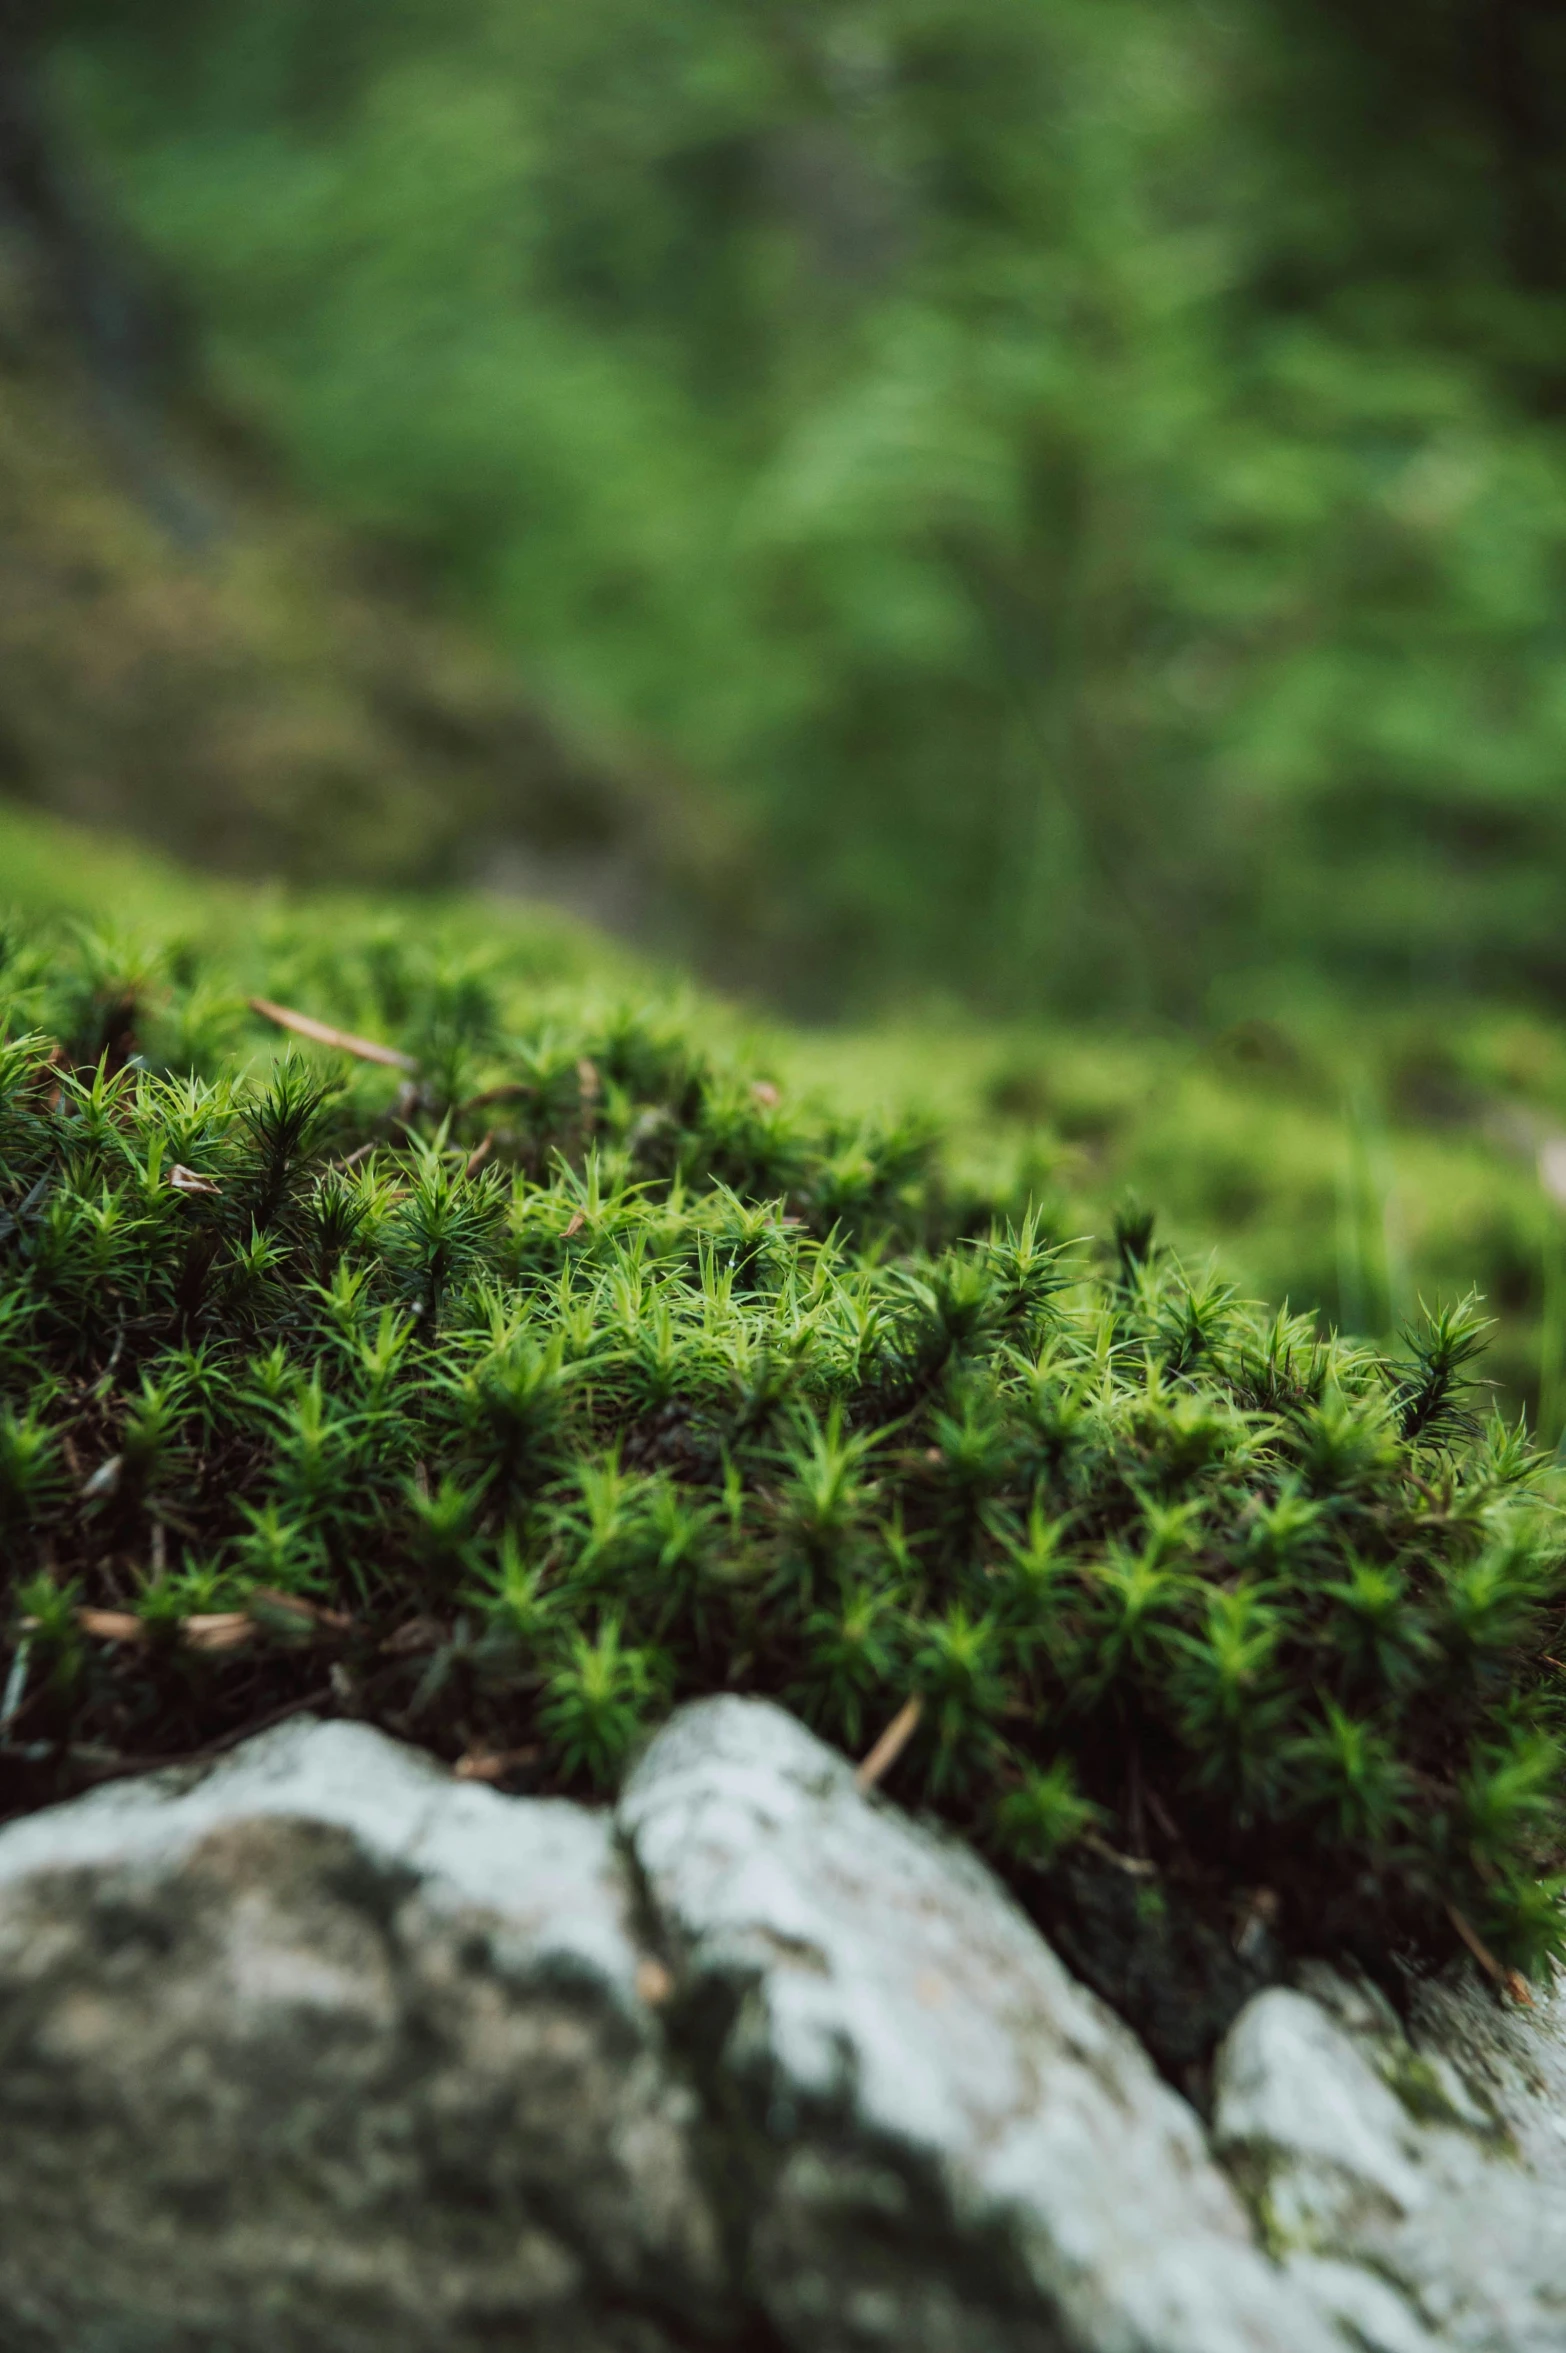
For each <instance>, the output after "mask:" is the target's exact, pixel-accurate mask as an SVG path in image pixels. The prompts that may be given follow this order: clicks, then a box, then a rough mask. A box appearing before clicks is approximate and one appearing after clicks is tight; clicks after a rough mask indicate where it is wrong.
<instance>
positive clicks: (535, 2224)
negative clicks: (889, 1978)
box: [0, 1721, 724, 2353]
mask: <svg viewBox="0 0 1566 2353" xmlns="http://www.w3.org/2000/svg"><path fill="white" fill-rule="evenodd" d="M640 1959H641V1956H640V1954H639V1950H638V1947H637V1945H636V1942H635V1940H634V1937H633V1934H632V1929H631V1924H630V1920H629V1918H628V1912H627V1890H626V1885H625V1879H624V1874H623V1871H622V1869H621V1867H620V1864H619V1861H618V1857H617V1854H616V1850H615V1846H614V1842H613V1837H612V1832H611V1828H610V1825H609V1823H608V1821H607V1820H606V1819H605V1818H603V1817H601V1816H598V1815H594V1814H591V1813H588V1812H586V1811H585V1810H583V1809H581V1808H579V1807H576V1806H571V1805H566V1804H562V1803H558V1802H554V1803H533V1804H518V1803H513V1802H509V1801H508V1800H506V1799H505V1798H502V1797H499V1796H496V1795H495V1794H494V1793H493V1792H491V1791H488V1790H484V1789H479V1788H474V1787H470V1786H465V1785H462V1784H459V1783H455V1782H453V1781H452V1780H451V1779H450V1778H449V1777H448V1776H447V1775H446V1774H445V1773H444V1772H442V1771H441V1770H440V1769H439V1768H438V1767H436V1766H434V1765H432V1764H430V1763H428V1762H426V1761H425V1760H424V1759H422V1758H420V1757H419V1756H418V1755H416V1754H415V1753H414V1752H412V1751H410V1750H405V1749H400V1748H398V1747H396V1746H395V1745H394V1744H393V1743H391V1742H390V1741H387V1740H385V1739H383V1738H382V1737H381V1736H380V1735H379V1734H377V1733H374V1732H371V1731H368V1730H366V1729H363V1728H361V1727H359V1726H356V1725H350V1724H320V1725H311V1724H307V1723H305V1722H301V1721H296V1722H294V1723H291V1724H289V1725H286V1726H284V1727H282V1728H281V1729H280V1730H278V1731H276V1732H273V1733H270V1734H268V1735H265V1736H263V1737H262V1738H260V1739H257V1740H256V1741H254V1742H252V1743H251V1744H250V1745H249V1746H248V1747H246V1748H244V1749H241V1750H240V1751H238V1752H237V1753H236V1754H235V1755H234V1756H233V1757H232V1758H231V1759H229V1760H228V1761H226V1762H225V1763H223V1764H222V1765H220V1766H218V1767H216V1768H215V1769H213V1770H212V1771H210V1772H209V1773H208V1774H207V1775H206V1776H205V1777H204V1778H201V1779H199V1780H197V1781H195V1782H194V1783H193V1784H191V1783H188V1782H187V1783H186V1784H184V1785H183V1786H182V1784H181V1781H180V1779H179V1777H177V1776H159V1778H158V1779H157V1780H156V1781H143V1782H122V1783H119V1784H117V1785H115V1786H114V1787H112V1788H108V1789H104V1790H101V1791H99V1792H97V1793H95V1794H94V1795H93V1796H91V1797H88V1798H85V1799H82V1800H79V1801H78V1802H76V1803H74V1804H72V1805H68V1806H63V1807H60V1808H57V1809H55V1810H53V1811H51V1812H49V1813H47V1814H37V1815H33V1816H32V1817H30V1818H29V1819H28V1820H25V1821H23V1822H19V1823H17V1824H14V1825H13V1826H12V1827H11V1828H10V1829H8V1830H7V1831H6V1832H5V1833H4V1834H3V1835H0V2037H3V2044H0V2047H3V2050H4V2055H5V2063H4V2066H3V2068H0V2343H3V2344H4V2345H5V2346H6V2348H7V2353H33V2348H35V2347H36V2348H39V2349H42V2348H45V2347H48V2348H50V2349H51V2353H54V2349H59V2353H88V2349H89V2348H91V2353H213V2349H214V2348H219V2347H221V2348H222V2349H223V2353H251V2349H252V2348H254V2349H255V2353H261V2349H263V2348H265V2349H266V2353H275V2349H280V2348H287V2349H288V2353H294V2349H295V2348H299V2349H300V2353H303V2349H305V2348H311V2349H314V2348H319V2349H320V2353H327V2349H328V2348H330V2353H361V2349H362V2353H372V2349H373V2353H402V2349H403V2348H408V2349H409V2353H413V2349H415V2348H416V2349H417V2353H426V2349H427V2353H469V2348H475V2349H476V2348H478V2347H480V2346H483V2347H485V2348H494V2347H496V2346H497V2345H507V2346H518V2347H524V2346H525V2347H529V2348H532V2347H535V2346H536V2347H538V2348H540V2353H542V2348H544V2347H545V2346H547V2347H549V2348H550V2353H557V2349H558V2353H600V2348H603V2349H609V2348H613V2349H614V2353H621V2348H624V2349H625V2353H633V2349H634V2353H643V2349H644V2348H645V2349H646V2353H652V2349H653V2348H659V2349H661V2348H663V2347H665V2346H667V2345H670V2344H674V2343H684V2342H686V2341H687V2338H686V2335H685V2333H684V2331H685V2328H686V2325H687V2324H690V2325H691V2326H695V2325H697V2324H710V2325H711V2326H713V2327H717V2326H718V2325H720V2324H721V2321H722V2319H723V2313H722V2309H721V2298H722V2288H721V2283H722V2276H723V2269H724V2266H723V2262H722V2255H721V2248H720V2242H719V2238H718V2233H717V2229H716V2225H715V2220H714V2213H713V2208H712V2204H711V2201H710V2200H709V2198H708V2197H707V2195H706V2193H705V2191H704V2189H703V2187H702V2185H701V2182H700V2179H699V2177H698V2173H697V2170H696V2166H695V2161H694V2146H695V2142H694V2134H693V2124H694V2120H695V2110H694V2102H693V2100H692V2098H691V2095H690V2093H689V2091H688V2090H687V2089H686V2088H685V2087H684V2085H683V2084H682V2083H681V2081H680V2080H679V2079H678V2077H677V2075H676V2074H675V2073H674V2072H673V2071H672V2070H671V2069H670V2068H669V2066H668V2065H667V2063H666V2060H665V2057H664V2054H663V2050H662V2045H661V2038H660V2037H659V2035H658V2033H657V2030H656V2027H655V2025H654V2022H653V2021H652V2019H651V2017H650V2016H649V2014H648V2011H647V2008H646V2005H645V2004H644V2003H643V2001H642V2000H641V1998H640V1996H639V1994H638V1991H637V1971H638V1966H639V1963H640Z"/></svg>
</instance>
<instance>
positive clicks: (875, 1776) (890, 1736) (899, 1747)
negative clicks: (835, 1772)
mask: <svg viewBox="0 0 1566 2353" xmlns="http://www.w3.org/2000/svg"><path fill="white" fill-rule="evenodd" d="M923 1714H924V1702H923V1700H922V1699H921V1698H920V1697H919V1695H918V1693H917V1692H916V1693H915V1694H914V1696H913V1698H912V1699H905V1700H904V1702H903V1704H902V1706H901V1707H900V1708H899V1709H898V1711H897V1713H896V1715H895V1716H894V1717H893V1718H892V1721H891V1722H890V1724H888V1725H887V1727H886V1730H885V1731H884V1732H883V1733H882V1735H881V1737H880V1739H879V1740H878V1741H877V1742H876V1744H875V1746H874V1748H873V1749H872V1750H871V1751H870V1754H869V1755H868V1756H867V1757H865V1758H863V1759H862V1760H861V1762H860V1766H859V1770H858V1771H857V1772H856V1773H855V1775H854V1787H855V1788H856V1789H857V1790H858V1791H859V1794H860V1796H861V1797H863V1796H864V1794H865V1792H866V1791H867V1790H871V1789H874V1787H875V1785H876V1783H877V1782H878V1781H882V1780H884V1779H885V1777H886V1775H887V1774H888V1773H890V1771H891V1770H892V1767H893V1766H894V1765H895V1764H896V1762H897V1760H898V1758H899V1757H900V1756H901V1755H902V1753H903V1751H904V1749H905V1748H906V1747H907V1746H908V1743H909V1741H910V1740H912V1738H913V1736H914V1734H915V1733H916V1732H917V1731H918V1729H919V1719H920V1718H921V1716H922V1715H923Z"/></svg>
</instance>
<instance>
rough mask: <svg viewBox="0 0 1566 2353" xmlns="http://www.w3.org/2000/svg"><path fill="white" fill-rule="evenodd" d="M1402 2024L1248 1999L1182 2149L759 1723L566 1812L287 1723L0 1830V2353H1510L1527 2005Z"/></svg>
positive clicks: (1120, 2066)
mask: <svg viewBox="0 0 1566 2353" xmlns="http://www.w3.org/2000/svg"><path fill="white" fill-rule="evenodd" d="M1411 2019H1412V2023H1411V2025H1410V2027H1409V2028H1407V2029H1405V2028H1404V2027H1403V2025H1401V2024H1400V2023H1399V2020H1398V2018H1397V2017H1396V2016H1395V2015H1394V2013H1393V2012H1392V2010H1391V2009H1390V2007H1389V2006H1388V2005H1387V2004H1386V2002H1385V2001H1384V2000H1383V1999H1382V1998H1381V1997H1380V1996H1378V1995H1376V1994H1374V1993H1372V1992H1370V1991H1369V1990H1368V1989H1366V1988H1363V1987H1360V1986H1355V1985H1350V1984H1348V1983H1346V1982H1345V1981H1344V1980H1342V1979H1339V1978H1336V1977H1333V1976H1332V1975H1331V1974H1330V1973H1328V1972H1324V1971H1317V1972H1315V1973H1314V1974H1311V1975H1308V1976H1307V1977H1305V1978H1304V1979H1302V1981H1301V1982H1300V1984H1299V1985H1298V1986H1297V1987H1295V1988H1293V1989H1274V1990H1272V1991H1269V1992H1267V1993H1265V1994H1263V1995H1261V1996H1260V1997H1259V1998H1258V1999H1257V2000H1255V2001H1253V2002H1252V2003H1251V2004H1250V2006H1249V2007H1248V2008H1247V2010H1246V2011H1245V2012H1244V2013H1243V2015H1242V2016H1241V2018H1240V2019H1239V2021H1238V2023H1237V2024H1236V2026H1235V2028H1234V2030H1233V2032H1232V2033H1231V2035H1230V2036H1229V2038H1228V2041H1227V2043H1226V2045H1225V2046H1224V2049H1223V2051H1222V2053H1221V2057H1220V2062H1219V2066H1218V2071H1217V2079H1216V2083H1217V2104H1216V2123H1215V2136H1214V2137H1215V2141H1216V2150H1217V2153H1216V2154H1215V2149H1214V2142H1213V2141H1212V2140H1210V2139H1209V2136H1208V2135H1207V2133H1206V2132H1204V2130H1203V2127H1202V2125H1201V2123H1200V2121H1199V2119H1198V2118H1197V2116H1196V2115H1195V2114H1194V2112H1193V2111H1192V2110H1191V2108H1190V2107H1189V2106H1188V2105H1187V2104H1186V2103H1185V2102H1184V2101H1183V2100H1182V2099H1181V2098H1179V2097H1178V2096H1177V2095H1176V2094H1175V2093H1174V2092H1173V2091H1172V2090H1170V2088H1169V2087H1168V2085H1167V2084H1166V2083H1165V2082H1164V2081H1163V2080H1162V2079H1161V2078H1160V2077H1159V2076H1158V2074H1157V2073H1156V2071H1155V2070H1154V2068H1153V2066H1152V2064H1151V2062H1150V2061H1149V2060H1148V2058H1147V2056H1146V2054H1145V2053H1144V2052H1143V2050H1142V2049H1141V2047H1140V2045H1139V2044H1138V2043H1137V2041H1136V2040H1135V2038H1134V2036H1133V2035H1132V2034H1131V2033H1130V2032H1129V2030H1128V2029H1127V2028H1126V2027H1125V2026H1124V2025H1123V2024H1122V2023H1121V2022H1120V2021H1119V2020H1118V2019H1117V2018H1116V2017H1114V2016H1113V2015H1112V2014H1111V2013H1110V2012H1109V2011H1108V2010H1107V2009H1105V2008H1104V2006H1103V2005H1102V2004H1101V2003H1100V2002H1099V2001H1098V2000H1096V1999H1095V1997H1094V1996H1093V1995H1091V1994H1090V1993H1088V1992H1087V1991H1085V1989H1084V1988H1083V1987H1082V1986H1081V1985H1079V1984H1078V1983H1077V1982H1076V1981H1075V1980H1074V1979H1073V1978H1071V1977H1070V1976H1069V1975H1068V1974H1067V1972H1066V1971H1065V1970H1064V1969H1063V1968H1062V1967H1061V1965H1060V1963H1059V1962H1058V1961H1057V1960H1056V1958H1055V1956H1054V1955H1053V1954H1052V1953H1051V1952H1050V1951H1049V1949H1048V1947H1047V1946H1046V1945H1045V1944H1044V1943H1043V1942H1042V1940H1041V1939H1040V1938H1039V1936H1038V1935H1037V1933H1036V1932H1035V1930H1034V1929H1033V1928H1032V1926H1031V1925H1030V1924H1029V1922H1028V1921H1027V1920H1026V1919H1025V1918H1024V1916H1023V1915H1022V1913H1021V1912H1020V1911H1019V1910H1018V1909H1017V1908H1016V1906H1015V1905H1014V1904H1013V1903H1012V1902H1011V1900H1010V1899H1009V1897H1007V1896H1006V1894H1005V1893H1004V1892H1003V1890H1002V1889H1001V1888H1000V1887H999V1886H998V1885H997V1883H996V1882H995V1880H994V1879H993V1878H992V1877H991V1876H990V1874H989V1873H988V1872H987V1871H986V1870H984V1868H983V1867H982V1866H981V1865H980V1864H979V1863H978V1862H977V1861H976V1860H975V1859H974V1857H973V1856H972V1855H970V1854H969V1853H967V1852H966V1850H964V1849H962V1848H961V1847H959V1846H958V1845H956V1844H955V1843H954V1842H953V1841H951V1840H950V1839H948V1838H946V1837H944V1836H942V1835H941V1834H939V1833H937V1832H934V1831H931V1830H930V1829H928V1828H926V1827H924V1826H922V1825H920V1824H917V1823H914V1822H911V1821H909V1820H908V1819H907V1818H906V1817H905V1816H904V1815H902V1814H900V1813H899V1812H898V1811H897V1810H896V1809H895V1808H893V1807H891V1806H889V1805H887V1804H885V1803H883V1802H881V1801H879V1800H871V1799H866V1798H864V1797H863V1796H861V1795H860V1794H859V1792H858V1791H857V1789H856V1788H855V1785H854V1780H853V1775H852V1773H851V1771H850V1769H849V1768H848V1766H847V1765H846V1764H845V1763H844V1761H843V1760H842V1759H841V1758H840V1757H838V1756H837V1755H835V1754H834V1753H833V1752H832V1751H831V1750H829V1749H827V1748H825V1747H823V1746H822V1744H821V1743H820V1742H819V1741H817V1740H815V1739H814V1738H812V1736H811V1735H810V1734H809V1733H808V1732H806V1731H805V1730H804V1729H803V1728H802V1727H801V1726H800V1725H798V1724H796V1723H795V1722H794V1721H793V1720H792V1719H791V1718H789V1717H788V1716H786V1715H785V1714H783V1713H782V1712H781V1711H780V1710H779V1709H776V1708H772V1707H768V1706H765V1705H763V1704H761V1703H759V1702H753V1701H741V1700H737V1699H722V1700H715V1701H709V1702H706V1703H703V1704H702V1705H699V1706H697V1707H693V1708H688V1709H686V1710H684V1711H683V1712H682V1713H681V1714H680V1715H679V1716H677V1717H676V1718H675V1719H674V1720H673V1722H672V1723H670V1724H669V1725H668V1726H667V1727H666V1728H665V1730H664V1731H663V1732H662V1733H661V1734H660V1735H659V1736H658V1738H657V1739H656V1740H655V1741H654V1742H653V1743H652V1745H651V1747H650V1748H649V1750H648V1752H647V1754H646V1756H645V1757H644V1758H643V1760H642V1762H641V1764H640V1765H639V1767H638V1768H637V1770H636V1772H635V1773H634V1774H633V1776H632V1777H631V1780H630V1782H629V1784H628V1786H627V1788H626V1791H625V1793H624V1796H623V1798H622V1800H621V1804H620V1808H619V1812H618V1816H617V1817H612V1816H610V1815H608V1814H605V1813H599V1812H593V1811H590V1810H588V1809H586V1808H583V1807H579V1806H574V1805H569V1804H565V1803H563V1802H560V1801H557V1800H529V1799H511V1798H505V1797H501V1796H498V1795H496V1794H495V1793H494V1792H492V1791H489V1790H485V1789H482V1788H478V1787H474V1786H472V1785H470V1784H462V1783H458V1782H456V1781H454V1780H452V1779H451V1778H450V1777H449V1776H448V1775H447V1774H446V1773H445V1772H444V1771H443V1770H442V1769H441V1768H440V1767H438V1766H436V1765H434V1764H432V1763H431V1762H430V1761H429V1760H427V1759H424V1758H421V1757H419V1756H418V1755H417V1754H415V1753H414V1752H412V1751H410V1750H407V1749H403V1748H399V1747H398V1746H397V1745H396V1744H394V1743H393V1742H391V1741H388V1740H386V1739H384V1738H382V1737H381V1736H380V1735H379V1734H376V1733H374V1732H371V1731H369V1730H367V1729H365V1728H363V1727H361V1726H355V1725H350V1724H316V1723H312V1722H309V1721H307V1720H304V1719H301V1720H298V1721H296V1722H294V1723H292V1724H289V1725H287V1726H285V1727H283V1728H281V1729H279V1730H277V1731H275V1732H272V1733H269V1734H267V1735H265V1736H264V1737H262V1738H260V1739H258V1740H255V1741H253V1742H251V1743H250V1744H248V1746H246V1747H245V1748H243V1749H241V1750H239V1751H237V1752H236V1753H235V1754H234V1755H233V1756H232V1757H231V1758H229V1759H228V1760H226V1761H225V1762H223V1763H221V1764H219V1765H215V1766H209V1767H207V1768H206V1769H204V1770H199V1771H196V1770H193V1771H189V1772H184V1773H175V1774H163V1775H159V1776H156V1777H154V1778H152V1779H149V1780H144V1781H140V1782H123V1783H119V1784H117V1785H115V1786H113V1787H111V1788H106V1789H103V1790H100V1791H98V1792H97V1793H96V1794H94V1795H92V1796H90V1797H87V1798H83V1799H80V1800H78V1801H77V1802H75V1803H74V1804H71V1805H67V1806H62V1807H57V1808H54V1809H52V1810H51V1811H49V1812H47V1813H43V1814H38V1815H34V1816H32V1817H31V1818H29V1819H27V1820H24V1821H20V1822H16V1823H13V1824H11V1825H10V1826H9V1827H7V1828H5V1829H4V1830H0V2059H3V2064H0V2348H3V2353H370V2349H371V2348H372V2347H373V2348H374V2353H480V2348H483V2349H484V2353H501V2349H505V2353H545V2349H546V2348H547V2349H548V2353H697V2349H698V2348H706V2349H707V2353H876V2349H878V2348H891V2347H895V2348H897V2353H1347V2349H1348V2348H1355V2349H1357V2353H1437V2349H1438V2348H1440V2349H1451V2353H1545V2349H1546V2348H1549V2349H1550V2353H1560V2348H1561V2347H1562V2346H1563V2345H1566V2008H1563V2005H1562V2003H1561V2002H1560V2000H1559V1999H1558V1998H1552V1999H1551V2000H1549V2001H1546V2002H1542V2003H1541V2005H1540V2008H1539V2010H1538V2011H1537V2012H1536V2013H1533V2014H1527V2013H1519V2012H1515V2011H1506V2010H1502V2009H1501V2008H1499V2007H1498V2006H1497V2005H1496V2004H1495V2003H1493V2002H1492V2001H1491V2000H1490V1999H1489V1997H1488V1995H1487V1994H1486V1993H1485V1992H1484V1991H1483V1990H1482V1989H1480V1988H1478V1987H1477V1986H1476V1985H1475V1984H1474V1983H1473V1982H1472V1980H1471V1979H1469V1978H1465V1977H1462V1976H1461V1975H1454V1976H1452V1977H1451V1978H1449V1979H1445V1980H1442V1981H1440V1982H1438V1983H1436V1984H1432V1985H1429V1986H1425V1987H1422V1988H1420V1989H1418V1990H1417V1992H1416V1993H1415V1995H1414V1997H1413V2001H1412V2009H1411ZM1220 2160H1221V2161H1220Z"/></svg>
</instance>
